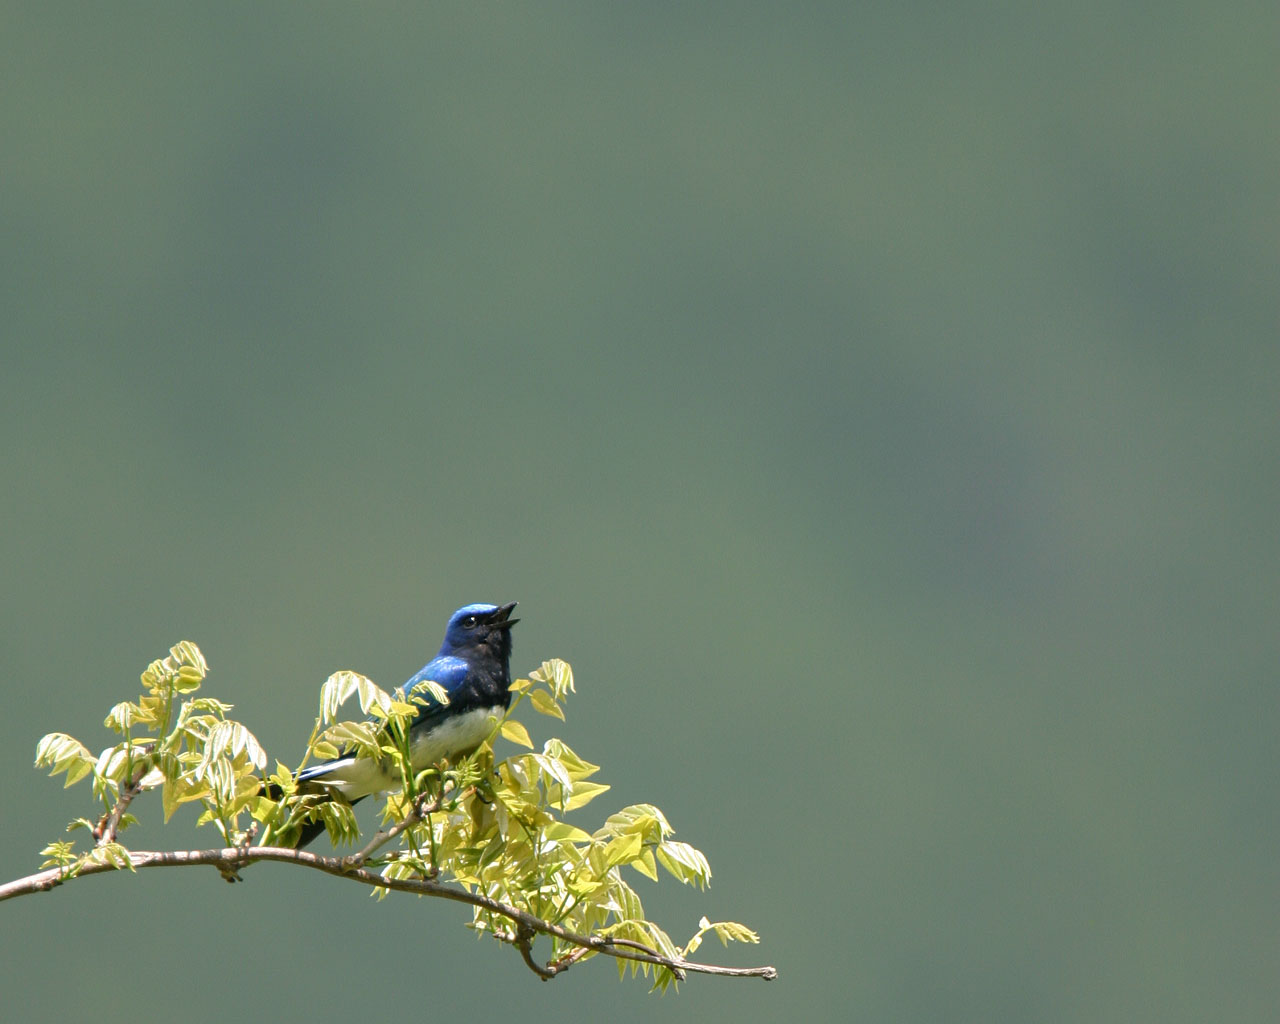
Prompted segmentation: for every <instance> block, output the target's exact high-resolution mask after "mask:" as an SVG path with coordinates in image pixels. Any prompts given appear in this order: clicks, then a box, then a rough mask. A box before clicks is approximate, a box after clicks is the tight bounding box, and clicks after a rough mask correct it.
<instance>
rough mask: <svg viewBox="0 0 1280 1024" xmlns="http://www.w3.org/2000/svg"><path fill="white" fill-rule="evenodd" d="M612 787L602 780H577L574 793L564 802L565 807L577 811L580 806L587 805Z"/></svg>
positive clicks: (567, 809)
mask: <svg viewBox="0 0 1280 1024" xmlns="http://www.w3.org/2000/svg"><path fill="white" fill-rule="evenodd" d="M610 788H611V787H609V786H606V785H604V784H603V783H601V782H575V783H574V784H573V789H572V794H573V795H572V796H570V797H569V799H568V800H566V801H565V802H564V809H565V810H566V811H576V810H577V809H578V808H579V807H585V806H586V805H587V804H589V803H591V801H592V800H594V799H595V798H596V797H598V796H599V795H600V794H601V793H607V792H609V789H610Z"/></svg>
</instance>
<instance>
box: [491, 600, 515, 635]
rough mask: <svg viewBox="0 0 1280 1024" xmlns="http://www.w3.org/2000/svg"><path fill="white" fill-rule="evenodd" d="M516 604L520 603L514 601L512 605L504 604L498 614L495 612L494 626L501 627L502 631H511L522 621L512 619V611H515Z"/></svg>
mask: <svg viewBox="0 0 1280 1024" xmlns="http://www.w3.org/2000/svg"><path fill="white" fill-rule="evenodd" d="M516 604H518V602H516V601H512V602H511V603H510V604H504V605H503V606H502V607H501V608H499V609H498V610H497V611H496V612H494V613H493V624H494V625H495V626H499V627H501V628H502V629H510V628H511V627H512V626H514V625H515V624H516V623H517V622H519V621H520V620H519V619H513V618H512V617H511V613H512V611H514V610H515V607H516Z"/></svg>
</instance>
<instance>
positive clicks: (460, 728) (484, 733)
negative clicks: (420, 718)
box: [312, 707, 502, 800]
mask: <svg viewBox="0 0 1280 1024" xmlns="http://www.w3.org/2000/svg"><path fill="white" fill-rule="evenodd" d="M501 716H502V708H501V707H492V708H475V709H473V710H471V711H464V712H463V713H462V714H460V715H451V716H449V717H448V718H446V719H444V721H442V722H438V723H437V724H436V725H435V726H434V727H433V728H432V729H431V730H430V731H429V732H427V733H426V734H425V735H419V736H415V737H414V738H413V739H412V741H411V742H410V745H409V756H410V758H411V759H412V761H413V768H414V771H419V772H420V771H422V770H423V769H424V768H429V767H430V766H431V765H433V764H436V763H437V762H439V761H443V760H444V759H445V758H448V759H449V760H451V761H452V760H456V759H457V758H458V757H459V756H461V755H463V754H468V753H470V752H471V751H472V750H474V749H475V748H476V747H478V746H479V745H480V744H481V743H483V742H484V741H485V739H487V738H488V736H489V733H490V731H491V730H492V729H493V726H494V723H495V722H496V720H497V719H498V718H500V717H501ZM312 782H313V783H317V784H319V785H322V786H326V787H329V788H330V789H336V790H337V791H338V792H339V793H341V794H342V795H343V796H344V797H346V798H347V799H348V800H358V799H360V798H361V797H362V796H368V795H369V794H370V793H380V792H382V791H384V790H388V789H394V788H395V787H397V786H399V785H400V778H399V775H398V774H397V773H395V772H393V771H392V770H391V765H390V764H388V763H385V762H384V763H379V762H376V761H371V760H368V759H367V758H355V757H351V758H342V759H341V760H339V761H335V762H333V767H332V768H331V769H330V770H329V771H327V772H325V774H324V775H322V776H320V777H318V778H315V779H313V780H312Z"/></svg>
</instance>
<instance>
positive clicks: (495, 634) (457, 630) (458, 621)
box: [440, 601, 520, 663]
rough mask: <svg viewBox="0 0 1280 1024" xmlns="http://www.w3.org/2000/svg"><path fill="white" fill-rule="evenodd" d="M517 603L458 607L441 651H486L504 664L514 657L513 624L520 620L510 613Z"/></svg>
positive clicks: (456, 652) (453, 652) (447, 630)
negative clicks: (512, 655)
mask: <svg viewBox="0 0 1280 1024" xmlns="http://www.w3.org/2000/svg"><path fill="white" fill-rule="evenodd" d="M515 606H516V602H515V601H512V602H511V603H510V604H504V605H496V604H469V605H466V606H464V607H462V608H459V609H458V610H457V611H456V612H454V613H453V615H452V616H450V618H449V625H448V626H447V627H445V631H444V646H443V647H441V648H440V653H441V654H458V653H460V652H463V651H468V650H471V651H483V652H484V653H486V654H488V655H489V656H491V657H497V658H500V659H501V660H502V661H503V662H504V663H505V662H506V661H507V659H509V658H510V657H511V627H512V626H514V625H515V624H516V623H517V622H519V621H520V620H519V619H513V618H512V617H511V612H512V611H513V610H514V609H515Z"/></svg>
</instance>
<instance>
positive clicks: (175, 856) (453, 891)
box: [0, 804, 778, 981]
mask: <svg viewBox="0 0 1280 1024" xmlns="http://www.w3.org/2000/svg"><path fill="white" fill-rule="evenodd" d="M429 806H430V804H427V805H424V806H422V808H421V810H420V811H419V813H424V814H425V813H429V811H428V810H427V808H428V807H429ZM394 829H395V827H394V826H393V829H389V830H388V832H391V831H394ZM397 834H398V833H397ZM390 838H394V837H393V836H389V835H386V833H378V835H376V836H375V837H374V841H372V842H370V844H369V845H368V846H367V847H365V848H364V849H363V850H361V851H359V852H358V853H356V854H353V855H351V856H347V857H323V856H320V855H319V854H315V853H309V852H308V851H306V850H294V849H290V848H288V847H279V846H245V847H239V848H237V847H224V848H222V849H214V850H133V851H130V852H129V859H130V863H131V865H132V867H133V869H134V870H140V869H142V868H161V867H190V866H193V865H201V864H203V865H208V866H210V867H214V868H217V869H218V871H219V872H220V873H222V875H223V876H224V877H227V878H233V877H234V876H235V875H236V873H237V872H238V871H239V870H240V869H241V868H244V867H247V866H248V865H250V864H254V863H256V862H258V861H275V862H278V863H282V864H296V865H298V866H300V867H307V868H312V869H313V870H316V871H323V872H324V873H325V874H329V875H335V876H337V877H339V878H348V879H351V880H352V881H355V882H360V883H361V884H363V885H369V886H374V887H377V888H385V889H394V890H395V891H397V892H411V893H416V894H417V895H420V896H436V897H439V898H440V899H445V900H452V901H453V902H455V903H465V904H467V905H468V906H472V907H479V908H480V909H483V910H487V911H489V912H491V913H494V914H498V915H500V916H502V917H505V918H507V919H508V920H510V921H511V922H512V923H513V924H514V925H515V926H516V927H515V930H514V932H513V933H508V934H504V935H499V938H501V939H503V940H505V941H507V942H510V943H511V944H512V945H514V946H515V947H516V948H517V949H518V950H519V951H520V954H521V956H522V958H523V959H524V961H525V963H526V964H527V965H528V966H529V968H530V969H531V970H533V971H534V973H535V974H537V975H538V976H539V977H540V978H542V979H543V980H550V979H551V978H554V977H555V976H556V975H558V974H560V973H562V972H563V971H565V970H567V969H568V968H569V967H571V966H572V965H573V964H574V963H576V962H577V960H578V959H580V958H581V956H582V955H584V954H585V953H587V952H594V953H600V954H603V955H605V956H611V957H614V958H616V959H619V960H636V961H639V962H641V963H647V964H653V965H654V966H657V967H665V968H667V969H669V970H671V971H672V972H674V973H675V974H676V975H677V977H680V976H682V975H683V974H684V973H686V972H687V973H690V974H712V975H718V976H720V977H732V978H764V979H765V980H767V981H772V980H773V979H774V978H776V977H777V976H778V972H777V970H776V969H775V968H773V967H719V966H717V965H715V964H702V963H695V962H693V961H690V960H683V959H680V958H674V957H666V956H663V955H661V954H660V953H658V952H657V951H656V950H653V949H649V948H647V947H645V946H643V945H642V944H641V943H638V942H634V941H632V940H629V939H611V938H608V937H606V936H600V935H579V934H578V933H576V932H572V931H569V930H568V929H566V928H562V927H561V926H560V925H557V924H553V923H552V922H550V921H545V920H543V919H542V918H540V917H535V916H534V915H532V914H529V913H526V912H525V911H523V910H520V909H518V908H516V907H512V906H509V905H507V904H505V903H502V902H500V901H498V900H495V899H491V898H490V897H488V896H485V895H483V894H481V893H476V892H468V891H467V890H465V889H462V888H458V887H456V886H452V885H446V884H444V883H442V882H436V881H431V880H428V879H412V878H384V877H383V876H382V875H379V874H376V873H375V872H373V871H370V870H369V869H368V868H366V867H364V866H363V860H364V859H365V858H367V857H368V855H369V854H370V853H372V852H373V850H375V849H377V848H378V847H379V846H381V845H382V844H383V843H384V842H385V841H387V840H388V839H390ZM119 870H121V868H120V867H118V866H117V865H115V864H111V863H109V862H106V861H89V862H86V863H83V864H81V865H80V866H79V868H78V869H77V870H75V874H74V875H70V876H69V875H68V871H67V869H64V868H49V869H47V870H45V871H38V872H36V873H35V874H33V875H28V876H26V877H25V878H18V879H15V880H13V881H12V882H6V883H5V884H3V885H0V902H3V901H4V900H10V899H14V898H16V897H18V896H26V895H28V894H30V893H35V892H48V891H49V890H51V889H54V888H56V887H57V886H59V885H62V884H63V883H64V882H67V881H70V880H71V878H72V877H80V876H84V875H97V874H103V873H105V872H108V871H119ZM535 935H547V936H550V937H552V938H557V939H560V940H561V941H562V942H566V943H568V944H570V945H573V946H577V947H578V948H579V949H581V950H582V953H580V954H578V955H577V956H574V955H573V954H567V955H565V956H561V957H560V958H559V959H558V960H555V961H552V962H550V963H548V964H547V965H545V966H543V965H540V964H538V962H537V961H536V960H535V959H534V958H533V952H532V942H533V938H534V936H535Z"/></svg>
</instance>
